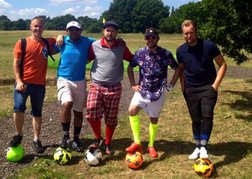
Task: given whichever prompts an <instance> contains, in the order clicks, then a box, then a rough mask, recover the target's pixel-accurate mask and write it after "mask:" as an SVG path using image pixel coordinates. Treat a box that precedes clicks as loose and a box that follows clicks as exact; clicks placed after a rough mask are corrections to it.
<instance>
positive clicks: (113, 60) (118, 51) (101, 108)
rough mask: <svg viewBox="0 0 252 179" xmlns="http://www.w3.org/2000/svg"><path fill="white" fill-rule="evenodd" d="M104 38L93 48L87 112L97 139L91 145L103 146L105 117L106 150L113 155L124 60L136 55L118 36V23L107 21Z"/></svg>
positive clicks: (90, 54)
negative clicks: (102, 132) (102, 124)
mask: <svg viewBox="0 0 252 179" xmlns="http://www.w3.org/2000/svg"><path fill="white" fill-rule="evenodd" d="M103 29H104V30H103V35H104V37H103V38H101V39H100V40H97V41H95V42H94V43H93V44H92V46H91V47H90V53H89V59H91V60H94V61H93V66H92V69H91V80H92V83H91V84H90V88H89V93H88V99H87V115H86V118H87V120H88V121H89V123H90V125H91V127H92V130H93V132H94V135H95V141H94V143H93V144H92V145H91V146H95V147H101V146H102V145H103V142H104V141H103V138H102V136H101V120H102V118H103V116H104V119H105V125H106V139H105V153H106V154H108V155H113V153H114V151H113V150H112V149H111V140H112V137H113V134H114V131H115V128H116V126H117V123H118V119H117V114H118V108H119V103H120V97H121V94H122V85H121V81H122V79H123V71H124V68H123V59H124V60H127V61H130V60H131V59H132V57H133V55H132V54H131V52H130V51H129V49H128V47H127V46H126V45H125V43H123V42H122V40H118V39H116V36H117V34H118V24H117V23H116V22H114V21H107V22H105V23H104V25H103Z"/></svg>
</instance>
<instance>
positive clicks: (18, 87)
mask: <svg viewBox="0 0 252 179" xmlns="http://www.w3.org/2000/svg"><path fill="white" fill-rule="evenodd" d="M16 90H18V91H22V92H24V91H25V90H26V86H25V84H24V83H23V82H22V81H18V82H17V84H16Z"/></svg>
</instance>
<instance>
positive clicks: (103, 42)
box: [101, 37, 118, 48]
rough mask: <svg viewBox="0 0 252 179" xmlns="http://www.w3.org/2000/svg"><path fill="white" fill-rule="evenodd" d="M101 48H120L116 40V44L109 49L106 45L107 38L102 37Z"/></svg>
mask: <svg viewBox="0 0 252 179" xmlns="http://www.w3.org/2000/svg"><path fill="white" fill-rule="evenodd" d="M101 46H102V47H105V48H113V47H116V46H118V42H117V40H116V41H115V43H114V44H113V45H112V46H111V47H109V46H107V45H106V43H105V38H104V37H102V39H101Z"/></svg>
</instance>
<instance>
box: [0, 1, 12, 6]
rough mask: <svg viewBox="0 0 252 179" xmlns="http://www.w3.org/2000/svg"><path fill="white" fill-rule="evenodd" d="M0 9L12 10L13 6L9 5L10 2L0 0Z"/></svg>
mask: <svg viewBox="0 0 252 179" xmlns="http://www.w3.org/2000/svg"><path fill="white" fill-rule="evenodd" d="M0 7H1V8H10V7H11V4H9V3H8V2H6V1H5V0H0Z"/></svg>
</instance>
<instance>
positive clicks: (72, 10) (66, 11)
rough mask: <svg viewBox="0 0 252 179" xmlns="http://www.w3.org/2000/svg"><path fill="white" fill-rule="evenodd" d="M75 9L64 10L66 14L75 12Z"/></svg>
mask: <svg viewBox="0 0 252 179" xmlns="http://www.w3.org/2000/svg"><path fill="white" fill-rule="evenodd" d="M75 11H76V10H75V9H74V8H68V9H66V10H64V14H75Z"/></svg>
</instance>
